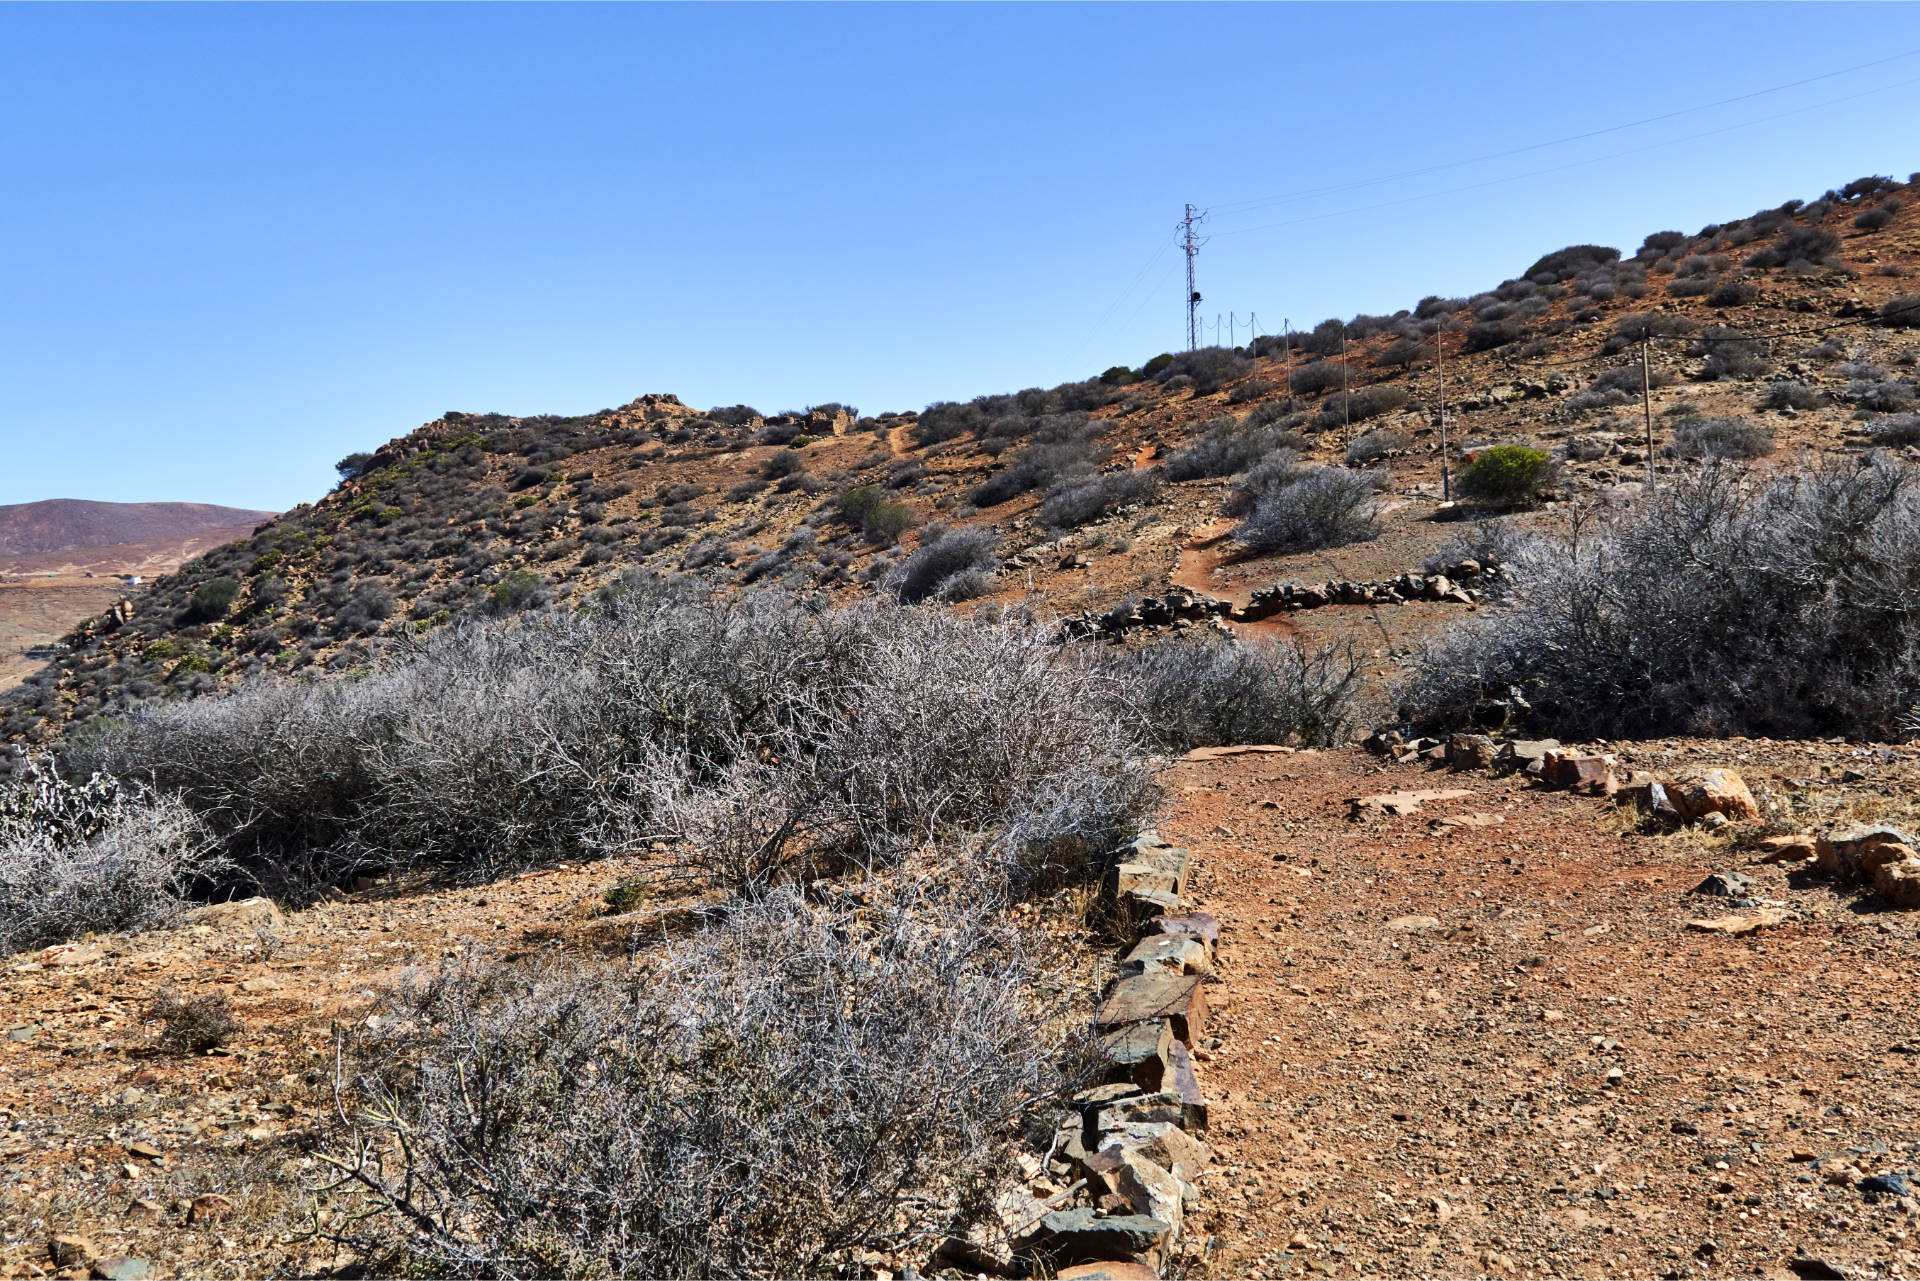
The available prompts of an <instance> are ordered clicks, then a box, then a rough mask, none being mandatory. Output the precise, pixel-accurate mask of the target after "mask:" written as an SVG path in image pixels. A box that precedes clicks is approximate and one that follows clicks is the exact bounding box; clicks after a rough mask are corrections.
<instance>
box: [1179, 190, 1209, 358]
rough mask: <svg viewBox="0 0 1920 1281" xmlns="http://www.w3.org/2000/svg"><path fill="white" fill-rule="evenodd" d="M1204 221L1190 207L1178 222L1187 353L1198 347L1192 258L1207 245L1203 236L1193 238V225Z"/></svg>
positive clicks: (1197, 306)
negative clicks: (1184, 266) (1184, 281)
mask: <svg viewBox="0 0 1920 1281" xmlns="http://www.w3.org/2000/svg"><path fill="white" fill-rule="evenodd" d="M1206 220H1207V215H1206V214H1204V213H1203V214H1201V215H1199V216H1198V217H1195V216H1194V212H1193V206H1192V205H1188V206H1187V216H1186V217H1184V218H1182V219H1181V220H1180V226H1181V228H1183V230H1184V233H1185V234H1184V235H1183V236H1182V238H1181V242H1180V244H1181V247H1182V248H1183V249H1185V250H1186V251H1187V350H1188V351H1192V350H1193V349H1194V348H1196V347H1198V346H1199V345H1200V321H1199V313H1200V291H1199V290H1198V289H1195V288H1194V287H1193V256H1194V255H1195V254H1197V253H1199V252H1200V246H1201V245H1204V244H1206V243H1207V240H1206V237H1204V236H1202V237H1200V238H1199V239H1197V240H1196V239H1195V238H1194V235H1193V224H1194V223H1196V222H1205V221H1206Z"/></svg>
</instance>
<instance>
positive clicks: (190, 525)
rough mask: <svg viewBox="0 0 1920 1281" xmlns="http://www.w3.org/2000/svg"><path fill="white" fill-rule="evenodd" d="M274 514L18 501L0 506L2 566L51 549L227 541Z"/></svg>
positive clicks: (208, 507)
mask: <svg viewBox="0 0 1920 1281" xmlns="http://www.w3.org/2000/svg"><path fill="white" fill-rule="evenodd" d="M274 515H276V513H274V512H262V511H247V510H244V509H242V508H238V507H216V506H214V505H212V504H211V503H96V502H88V501H87V500H85V499H81V498H50V499H48V500H46V501H45V502H38V503H15V504H12V505H10V506H0V566H3V565H4V562H7V561H12V560H17V559H20V558H23V557H34V558H38V557H40V556H42V555H44V554H45V553H49V552H67V551H75V550H79V549H99V548H106V547H113V546H117V545H123V544H128V543H156V542H165V541H172V540H192V541H193V542H195V543H199V544H203V545H204V543H205V540H206V538H207V536H208V535H209V534H213V533H219V534H220V535H221V538H220V539H219V541H220V542H226V541H228V540H230V539H233V538H238V537H242V536H244V535H243V533H242V532H241V531H245V533H251V532H252V531H253V527H254V526H255V525H258V524H260V523H261V522H262V521H265V520H270V519H272V518H273V517H274ZM89 559H91V558H89Z"/></svg>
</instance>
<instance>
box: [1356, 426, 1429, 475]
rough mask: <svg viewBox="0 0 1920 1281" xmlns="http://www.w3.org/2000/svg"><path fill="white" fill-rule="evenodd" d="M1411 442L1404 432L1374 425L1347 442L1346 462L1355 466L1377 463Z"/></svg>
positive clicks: (1398, 451) (1403, 448) (1401, 449)
mask: <svg viewBox="0 0 1920 1281" xmlns="http://www.w3.org/2000/svg"><path fill="white" fill-rule="evenodd" d="M1412 443H1413V442H1412V441H1411V440H1409V439H1408V437H1407V434H1406V433H1405V432H1401V431H1395V430H1394V429H1393V428H1391V427H1376V428H1374V429H1373V430H1372V431H1370V432H1365V433H1363V434H1361V435H1359V436H1355V437H1354V438H1353V440H1351V441H1350V442H1348V444H1347V463H1348V464H1349V465H1350V466H1356V467H1357V466H1364V465H1365V464H1367V463H1377V462H1379V461H1380V460H1381V459H1382V458H1390V457H1392V456H1393V455H1394V454H1397V453H1400V452H1401V451H1403V450H1405V449H1406V448H1407V447H1408V446H1409V445H1411V444H1412Z"/></svg>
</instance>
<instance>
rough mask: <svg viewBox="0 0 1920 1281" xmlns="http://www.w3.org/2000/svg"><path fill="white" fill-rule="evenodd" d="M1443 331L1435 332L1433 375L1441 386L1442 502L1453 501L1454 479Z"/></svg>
mask: <svg viewBox="0 0 1920 1281" xmlns="http://www.w3.org/2000/svg"><path fill="white" fill-rule="evenodd" d="M1441 333H1442V331H1441V330H1438V329H1436V330H1434V331H1433V375H1434V381H1435V382H1437V383H1438V384H1439V385H1440V501H1441V502H1443V503H1450V502H1452V501H1453V479H1452V477H1451V476H1450V475H1449V474H1448V472H1447V366H1446V348H1444V347H1442V346H1441V345H1440V336H1441Z"/></svg>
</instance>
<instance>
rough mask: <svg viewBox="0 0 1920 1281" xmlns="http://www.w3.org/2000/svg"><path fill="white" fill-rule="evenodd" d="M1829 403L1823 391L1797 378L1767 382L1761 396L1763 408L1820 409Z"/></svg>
mask: <svg viewBox="0 0 1920 1281" xmlns="http://www.w3.org/2000/svg"><path fill="white" fill-rule="evenodd" d="M1826 403H1827V398H1826V396H1824V395H1823V394H1821V392H1820V391H1819V390H1818V389H1816V388H1813V387H1809V386H1808V385H1807V384H1805V383H1803V382H1800V381H1799V380H1797V379H1782V380H1781V381H1779V382H1771V383H1768V384H1767V390H1766V391H1765V392H1764V393H1762V395H1761V397H1760V407H1761V408H1762V409H1795V410H1803V409H1818V408H1820V407H1821V406H1822V405H1824V404H1826Z"/></svg>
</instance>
